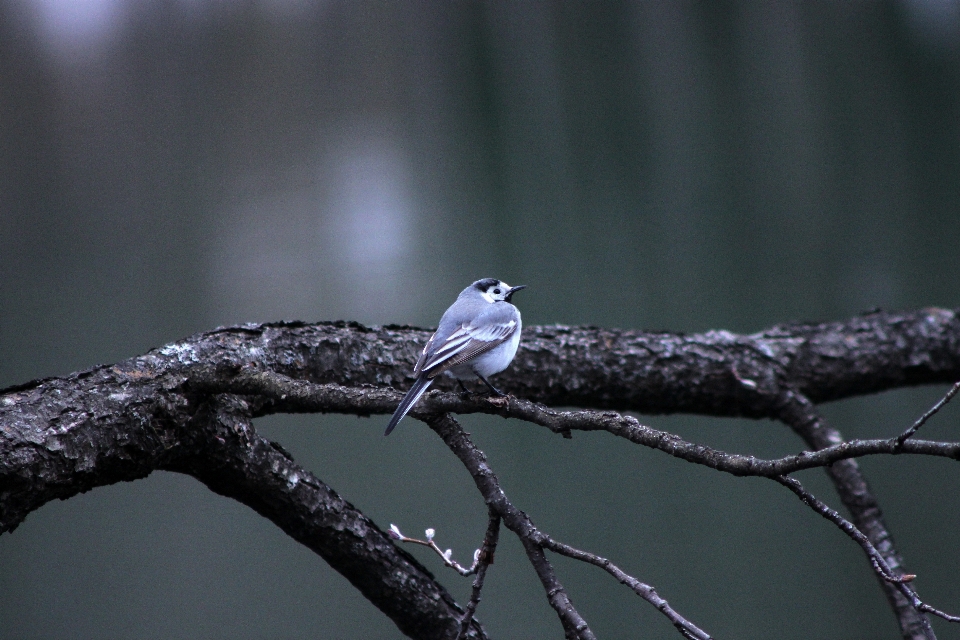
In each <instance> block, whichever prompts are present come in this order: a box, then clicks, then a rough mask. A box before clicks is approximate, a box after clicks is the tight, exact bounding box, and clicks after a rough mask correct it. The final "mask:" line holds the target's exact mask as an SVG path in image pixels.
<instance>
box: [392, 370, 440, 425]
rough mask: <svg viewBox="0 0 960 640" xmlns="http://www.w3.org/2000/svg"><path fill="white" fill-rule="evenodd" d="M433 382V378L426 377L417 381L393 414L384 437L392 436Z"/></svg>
mask: <svg viewBox="0 0 960 640" xmlns="http://www.w3.org/2000/svg"><path fill="white" fill-rule="evenodd" d="M432 382H433V378H428V377H427V376H425V375H421V376H420V377H419V378H417V381H416V382H414V383H413V386H412V387H410V391H407V395H405V396H403V400H401V401H400V406H399V407H397V410H396V411H394V412H393V417H392V418H390V424H388V425H387V430H386V431H384V432H383V435H385V436H388V435H390V432H391V431H393V429H394V427H396V426H397V423H399V422H400V421H401V420H403V416H405V415H407V412H409V411H410V409H412V408H413V405H415V404H417V400H419V399H420V396H422V395H423V394H424V393H426V391H427V389H428V388H430V384H431V383H432Z"/></svg>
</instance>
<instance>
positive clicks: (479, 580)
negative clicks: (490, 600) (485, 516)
mask: <svg viewBox="0 0 960 640" xmlns="http://www.w3.org/2000/svg"><path fill="white" fill-rule="evenodd" d="M499 538H500V514H498V513H496V512H495V511H493V510H492V509H491V510H490V518H489V522H488V523H487V534H486V535H485V536H484V537H483V546H482V547H480V553H479V556H478V557H477V561H478V562H479V566H478V567H477V577H476V579H475V580H474V581H473V590H472V592H471V594H470V601H469V602H467V606H466V609H465V610H464V612H463V618H461V620H460V633H459V635H458V636H457V640H460V638H465V637H466V635H467V630H468V629H469V628H470V622H471V620H473V615H474V614H475V613H476V612H477V606H479V604H480V593H481V592H482V591H483V581H484V579H485V578H486V577H487V568H488V567H489V566H490V565H492V564H493V557H494V555H495V554H496V552H497V541H498V540H499Z"/></svg>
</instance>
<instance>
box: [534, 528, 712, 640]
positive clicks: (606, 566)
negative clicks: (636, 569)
mask: <svg viewBox="0 0 960 640" xmlns="http://www.w3.org/2000/svg"><path fill="white" fill-rule="evenodd" d="M542 544H543V546H544V548H545V549H550V550H551V551H553V552H555V553H559V554H560V555H564V556H567V557H568V558H574V559H575V560H581V561H583V562H588V563H590V564H592V565H594V566H597V567H600V568H601V569H603V570H604V571H606V572H607V573H609V574H610V575H612V576H613V577H614V578H616V579H617V581H619V582H620V584H624V585H626V586H628V587H630V588H631V589H633V591H634V593H636V594H637V595H638V596H640V597H641V598H643V599H644V600H646V601H647V602H649V603H650V604H652V605H653V606H655V607H656V608H657V609H658V610H659V611H660V613H662V614H663V615H665V616H666V617H667V619H669V620H670V622H672V623H673V626H675V627H676V628H677V630H678V631H680V633H681V634H683V635H684V637H687V638H691V640H711V639H712V636H711V635H710V634H708V633H707V632H706V631H703V630H702V629H700V628H698V627H697V626H696V625H695V624H693V623H692V622H690V621H689V620H687V619H686V618H684V617H683V616H681V615H680V614H679V613H677V612H676V611H675V610H674V609H673V607H671V606H670V604H669V603H668V602H667V601H666V600H664V599H663V598H662V597H660V595H659V594H658V593H657V592H656V590H655V589H654V588H653V587H651V586H650V585H648V584H646V583H644V582H641V581H639V580H637V579H636V578H634V577H633V576H631V575H629V574H627V573H626V572H625V571H623V570H622V569H620V567H618V566H617V565H615V564H613V563H612V562H610V561H609V560H607V559H606V558H603V557H601V556H598V555H596V554H593V553H589V552H587V551H581V550H580V549H575V548H573V547H571V546H570V545H566V544H563V543H562V542H557V541H556V540H554V539H552V538H549V537H546V538H545V539H544V540H543V541H542Z"/></svg>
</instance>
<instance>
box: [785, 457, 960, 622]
mask: <svg viewBox="0 0 960 640" xmlns="http://www.w3.org/2000/svg"><path fill="white" fill-rule="evenodd" d="M774 480H776V481H777V482H779V483H780V484H782V485H783V486H785V487H786V488H788V489H790V491H792V492H793V493H795V494H796V495H797V497H798V498H800V500H801V501H802V502H803V503H804V504H805V505H807V506H808V507H810V508H811V509H813V510H814V511H816V512H817V513H819V514H820V515H821V516H823V517H824V518H826V519H827V520H829V521H830V522H833V523H834V524H835V525H837V527H839V528H840V530H841V531H843V532H844V533H846V534H847V535H848V536H849V537H850V538H851V539H853V541H854V542H856V543H857V544H859V545H860V546H861V547H862V548H863V550H864V551H865V552H866V554H867V556H868V557H869V558H870V561H871V563H872V564H873V566H874V568H875V569H876V571H877V573H878V574H879V575H880V577H881V578H883V579H884V580H886V581H887V582H890V583H892V584H894V585H895V586H896V587H897V588H898V589H899V590H900V592H901V593H903V595H904V596H905V597H907V598H908V599H909V600H910V602H911V603H912V604H913V606H914V608H916V609H917V610H918V611H924V612H926V613H930V614H933V615H935V616H938V617H940V618H943V619H944V620H948V621H950V622H960V616H954V615H950V614H948V613H944V612H943V611H940V610H939V609H935V608H934V607H931V606H930V605H928V604H926V603H924V602H923V601H922V600H920V597H919V596H918V595H917V592H916V590H914V589H913V588H912V587H911V586H910V585H909V584H908V583H909V582H911V581H913V580H914V579H915V578H916V577H917V576H915V575H913V574H909V573H908V574H904V575H901V576H896V575H894V574H893V572H892V571H891V569H890V565H889V564H887V561H886V560H885V559H884V557H883V556H882V555H881V554H880V552H879V551H877V549H876V547H874V546H873V543H871V542H870V540H869V539H868V538H867V536H865V535H863V533H862V532H861V531H860V530H859V529H857V527H855V526H854V525H853V523H852V522H850V521H849V520H847V519H845V518H844V517H843V516H841V515H840V514H839V513H837V512H836V511H835V510H833V509H831V508H830V507H828V506H827V505H826V504H825V503H823V502H822V501H820V500H818V499H817V498H816V497H815V496H814V495H813V494H812V493H810V492H809V491H807V490H806V489H804V488H803V485H802V484H800V482H799V481H798V480H796V479H795V478H789V477H785V476H779V477H776V478H774Z"/></svg>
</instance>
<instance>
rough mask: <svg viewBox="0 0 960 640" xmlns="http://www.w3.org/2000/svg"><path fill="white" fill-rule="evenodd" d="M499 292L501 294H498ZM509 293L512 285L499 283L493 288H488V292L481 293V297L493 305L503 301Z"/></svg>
mask: <svg viewBox="0 0 960 640" xmlns="http://www.w3.org/2000/svg"><path fill="white" fill-rule="evenodd" d="M497 291H499V292H500V293H496V292H497ZM507 291H510V285H508V284H507V283H506V282H499V283H497V284H495V285H493V286H492V287H487V290H486V291H481V292H480V295H481V296H483V299H484V300H486V301H487V302H489V303H491V304H493V303H494V302H498V301H500V300H503V298H504V296H505V295H507Z"/></svg>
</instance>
